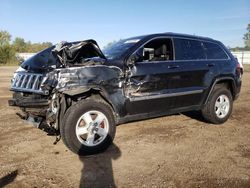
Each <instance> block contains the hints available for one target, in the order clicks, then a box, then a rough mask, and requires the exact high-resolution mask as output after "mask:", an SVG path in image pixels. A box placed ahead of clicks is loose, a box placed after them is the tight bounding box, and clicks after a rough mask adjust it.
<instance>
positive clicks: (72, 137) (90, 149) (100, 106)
mask: <svg viewBox="0 0 250 188" xmlns="http://www.w3.org/2000/svg"><path fill="white" fill-rule="evenodd" d="M92 110H97V111H100V112H102V113H103V114H104V115H105V116H106V117H107V120H108V124H109V130H108V135H107V136H106V138H105V139H104V140H103V141H102V142H101V143H100V144H98V145H96V146H86V145H84V144H82V143H81V142H80V141H79V140H78V138H77V136H76V125H77V121H78V120H79V118H80V117H81V116H82V115H83V114H84V113H86V112H88V111H92ZM61 130H62V131H61V133H62V138H63V140H64V142H65V144H66V145H67V146H68V147H69V149H71V150H72V151H73V152H75V153H77V154H80V155H85V154H86V155H88V154H94V153H99V152H101V151H103V150H105V149H106V148H107V147H108V146H109V145H110V144H111V143H112V141H113V139H114V136H115V131H116V127H115V121H114V116H113V112H112V110H111V109H110V107H109V106H108V105H107V104H105V103H103V102H97V101H94V100H91V99H90V100H83V101H79V102H77V103H76V104H75V105H73V106H71V107H70V108H69V109H68V111H67V113H66V114H65V116H64V118H63V124H62V126H61Z"/></svg>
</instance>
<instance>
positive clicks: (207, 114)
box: [202, 87, 233, 124]
mask: <svg viewBox="0 0 250 188" xmlns="http://www.w3.org/2000/svg"><path fill="white" fill-rule="evenodd" d="M232 109H233V98H232V94H231V92H230V91H229V90H228V89H227V88H225V87H220V88H216V89H215V90H214V91H213V92H212V93H211V96H210V98H209V101H208V102H207V104H206V105H205V107H204V108H203V109H202V115H203V117H204V118H205V119H206V120H207V121H209V122H211V123H214V124H221V123H224V122H225V121H227V120H228V118H229V117H230V115H231V113H232Z"/></svg>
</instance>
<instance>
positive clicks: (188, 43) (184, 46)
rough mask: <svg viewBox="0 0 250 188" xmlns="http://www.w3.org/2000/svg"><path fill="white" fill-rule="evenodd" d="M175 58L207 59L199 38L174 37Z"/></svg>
mask: <svg viewBox="0 0 250 188" xmlns="http://www.w3.org/2000/svg"><path fill="white" fill-rule="evenodd" d="M174 46H175V60H201V59H206V55H205V52H204V49H203V46H202V43H201V42H200V41H198V40H189V39H179V38H175V39H174Z"/></svg>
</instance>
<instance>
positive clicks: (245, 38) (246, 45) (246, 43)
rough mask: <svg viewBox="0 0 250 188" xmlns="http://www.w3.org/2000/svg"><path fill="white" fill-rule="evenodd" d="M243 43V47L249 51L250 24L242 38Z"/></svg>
mask: <svg viewBox="0 0 250 188" xmlns="http://www.w3.org/2000/svg"><path fill="white" fill-rule="evenodd" d="M243 39H244V42H245V47H246V48H248V49H250V23H249V24H248V25H247V33H246V34H245V35H244V37H243Z"/></svg>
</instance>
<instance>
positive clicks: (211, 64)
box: [207, 63, 215, 67]
mask: <svg viewBox="0 0 250 188" xmlns="http://www.w3.org/2000/svg"><path fill="white" fill-rule="evenodd" d="M207 66H208V67H213V66H215V64H214V63H208V64H207Z"/></svg>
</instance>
